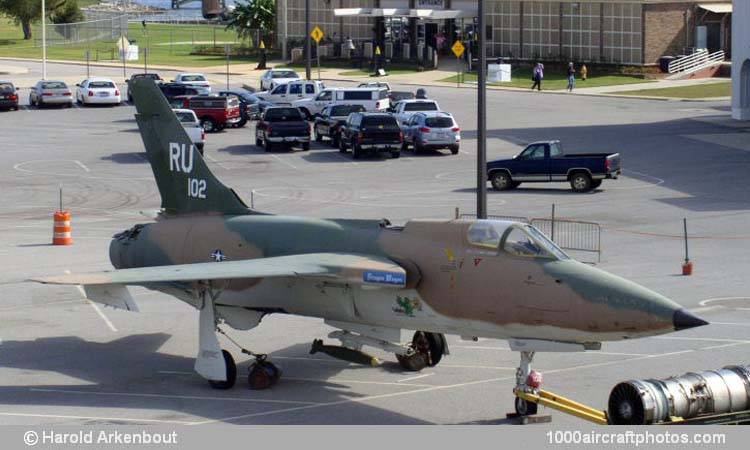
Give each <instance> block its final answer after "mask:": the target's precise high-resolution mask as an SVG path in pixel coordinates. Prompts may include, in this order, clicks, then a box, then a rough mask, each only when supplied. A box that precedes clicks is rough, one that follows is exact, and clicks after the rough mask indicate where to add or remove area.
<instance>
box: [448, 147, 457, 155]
mask: <svg viewBox="0 0 750 450" xmlns="http://www.w3.org/2000/svg"><path fill="white" fill-rule="evenodd" d="M450 150H451V155H458V145H451V146H450Z"/></svg>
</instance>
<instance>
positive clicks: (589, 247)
mask: <svg viewBox="0 0 750 450" xmlns="http://www.w3.org/2000/svg"><path fill="white" fill-rule="evenodd" d="M531 225H532V226H534V227H535V228H537V229H538V230H539V231H541V232H542V233H544V234H545V235H547V236H548V237H549V238H550V239H552V241H553V242H554V243H555V244H557V245H558V246H559V247H560V248H562V249H563V250H572V251H579V252H590V253H596V254H597V261H601V256H602V227H601V225H599V224H598V223H594V222H581V221H577V220H567V219H554V220H553V219H531Z"/></svg>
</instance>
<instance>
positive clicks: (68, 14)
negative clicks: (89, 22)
mask: <svg viewBox="0 0 750 450" xmlns="http://www.w3.org/2000/svg"><path fill="white" fill-rule="evenodd" d="M84 19H85V17H84V16H83V12H82V11H81V8H79V7H78V0H67V1H65V2H64V4H63V5H62V6H60V8H58V9H57V10H56V11H53V12H52V13H51V14H50V15H49V20H50V21H51V22H52V23H73V22H83V20H84Z"/></svg>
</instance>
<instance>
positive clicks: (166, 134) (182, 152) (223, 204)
mask: <svg viewBox="0 0 750 450" xmlns="http://www.w3.org/2000/svg"><path fill="white" fill-rule="evenodd" d="M128 88H129V89H132V92H133V99H134V101H135V107H136V110H137V111H138V113H137V114H136V115H135V118H136V121H137V122H138V128H139V129H140V132H141V138H142V139H143V144H144V146H145V147H146V153H147V155H148V160H149V162H150V163H151V169H152V170H153V172H154V177H155V178H156V184H157V186H158V188H159V194H161V206H162V208H163V209H164V212H165V213H166V214H191V213H198V214H199V213H213V214H225V215H241V214H251V213H252V211H251V210H250V209H249V208H248V207H247V205H246V204H245V203H244V202H243V201H242V200H241V199H240V198H239V197H238V196H237V194H236V193H235V192H234V191H233V190H231V189H229V188H228V187H226V186H224V185H223V184H222V183H221V182H220V181H219V180H218V179H217V178H216V177H215V176H214V174H213V173H211V170H209V168H208V166H207V165H206V162H205V161H204V159H203V157H202V156H201V154H200V152H198V150H197V149H196V148H195V146H194V145H193V143H192V141H191V140H190V137H189V136H188V135H187V132H186V131H185V129H184V128H183V127H182V125H181V124H180V122H179V120H178V119H177V116H176V115H175V114H174V112H173V111H172V108H171V107H170V106H169V103H168V102H167V99H166V98H165V97H164V94H162V92H161V90H160V89H159V88H158V87H157V86H156V84H155V83H154V81H153V80H149V79H145V78H141V79H136V80H133V81H131V83H130V85H129V86H128Z"/></svg>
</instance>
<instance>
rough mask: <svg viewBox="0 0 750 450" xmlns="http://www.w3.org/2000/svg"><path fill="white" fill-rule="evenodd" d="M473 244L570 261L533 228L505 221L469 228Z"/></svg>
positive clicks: (490, 248) (486, 248)
mask: <svg viewBox="0 0 750 450" xmlns="http://www.w3.org/2000/svg"><path fill="white" fill-rule="evenodd" d="M467 240H468V241H469V244H471V245H473V246H475V247H480V248H483V249H485V250H489V251H493V252H497V253H499V252H504V253H506V254H509V255H512V256H522V257H530V258H547V259H555V260H563V259H570V257H569V256H568V255H566V254H565V252H563V251H562V250H561V249H560V247H558V246H557V245H556V244H555V243H554V242H552V241H551V240H550V239H549V238H547V236H545V235H544V234H543V233H542V232H541V231H539V230H537V229H536V228H534V227H533V226H531V225H527V224H523V223H518V222H507V221H501V220H477V221H476V222H474V223H473V224H471V226H469V230H468V236H467Z"/></svg>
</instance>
